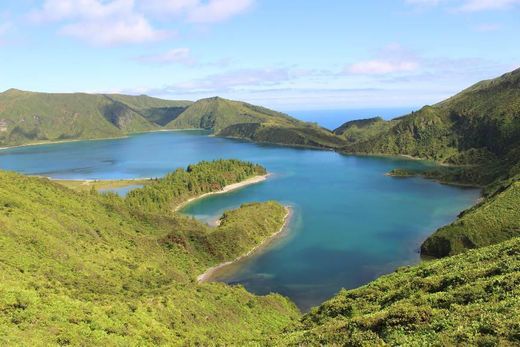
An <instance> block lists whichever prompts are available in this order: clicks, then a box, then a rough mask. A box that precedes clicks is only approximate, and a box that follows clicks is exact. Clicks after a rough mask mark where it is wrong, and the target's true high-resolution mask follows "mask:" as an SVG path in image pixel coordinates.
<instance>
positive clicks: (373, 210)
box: [0, 131, 480, 310]
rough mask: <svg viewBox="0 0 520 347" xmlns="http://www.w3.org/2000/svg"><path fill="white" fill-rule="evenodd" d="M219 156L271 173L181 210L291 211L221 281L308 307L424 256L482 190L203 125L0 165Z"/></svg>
mask: <svg viewBox="0 0 520 347" xmlns="http://www.w3.org/2000/svg"><path fill="white" fill-rule="evenodd" d="M217 158H238V159H243V160H249V161H252V162H256V163H260V164H262V165H264V166H265V167H266V168H267V169H268V171H269V172H271V173H272V174H273V175H272V176H271V177H270V178H269V179H268V180H267V181H264V182H262V183H259V184H255V185H251V186H248V187H245V188H243V189H240V190H237V191H233V192H230V193H227V194H221V195H214V196H210V197H207V198H205V199H202V200H198V201H196V202H194V203H192V204H190V205H188V206H186V207H185V208H184V210H183V212H185V213H189V214H192V215H194V216H196V217H198V218H200V219H201V220H203V221H207V222H209V221H212V220H214V219H215V218H217V217H218V216H220V215H221V214H222V212H223V211H224V210H226V209H230V208H235V207H238V206H239V205H240V204H242V203H244V202H249V201H265V200H278V201H280V202H282V203H284V204H287V205H290V206H292V208H293V210H294V214H293V217H292V219H291V222H290V224H289V227H288V230H287V232H286V233H285V235H284V236H283V237H281V238H279V239H276V240H274V241H273V242H272V243H271V244H270V246H269V247H267V248H265V249H263V250H262V251H260V252H259V253H257V254H255V256H253V257H250V258H247V259H245V260H243V261H241V262H239V263H238V264H236V265H234V266H232V267H229V268H226V269H224V270H223V271H221V272H220V273H219V274H218V275H217V279H218V280H221V281H225V282H228V283H241V284H243V285H244V286H245V287H246V288H247V289H248V290H250V291H252V292H254V293H257V294H266V293H269V292H277V293H281V294H283V295H286V296H288V297H290V298H291V299H293V300H294V301H295V302H296V303H297V304H298V306H299V307H300V308H301V309H302V310H307V309H308V308H309V307H311V306H313V305H317V304H319V303H320V302H322V301H324V300H325V299H327V298H329V297H330V296H332V295H334V294H335V293H336V292H338V291H339V290H340V289H341V288H343V287H345V288H353V287H357V286H359V285H362V284H365V283H367V282H368V281H370V280H372V279H374V278H376V277H378V276H379V275H381V274H384V273H387V272H390V271H392V270H394V269H395V268H396V267H399V266H402V265H408V264H413V263H416V262H418V261H419V254H418V248H419V246H420V243H421V241H422V240H424V239H425V238H426V237H427V236H428V235H429V234H431V233H432V232H433V231H434V230H435V229H436V228H438V227H440V226H442V225H444V224H447V223H449V222H450V221H452V220H454V219H455V218H456V216H457V214H458V213H459V212H460V211H462V210H464V209H465V208H467V207H469V206H471V205H472V204H474V203H475V202H476V200H477V199H478V197H479V194H480V192H479V190H476V189H468V188H460V187H454V186H447V185H441V184H439V183H436V182H432V181H427V180H424V179H421V178H392V177H388V176H385V175H384V174H385V173H386V172H388V171H390V170H391V169H393V168H396V167H404V168H416V167H421V166H425V165H432V164H431V163H427V162H420V161H412V160H406V159H401V158H387V157H360V156H345V155H341V154H338V153H335V152H332V151H320V150H311V149H298V148H289V147H280V146H273V145H258V144H253V143H247V142H241V141H237V140H228V139H222V138H216V137H212V136H208V135H207V133H204V132H199V131H176V132H157V133H147V134H140V135H135V136H130V137H128V138H124V139H115V140H100V141H82V142H70V143H61V144H52V145H40V146H29V147H20V148H13V149H9V150H2V151H0V168H2V169H8V170H15V171H18V172H22V173H25V174H37V175H44V176H49V177H54V178H69V179H118V178H143V177H160V176H163V175H164V174H166V173H167V172H169V171H172V170H174V169H175V168H178V167H186V166H187V165H188V164H190V163H195V162H198V161H200V160H211V159H217Z"/></svg>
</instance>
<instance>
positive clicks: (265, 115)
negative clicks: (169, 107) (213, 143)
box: [166, 97, 299, 133]
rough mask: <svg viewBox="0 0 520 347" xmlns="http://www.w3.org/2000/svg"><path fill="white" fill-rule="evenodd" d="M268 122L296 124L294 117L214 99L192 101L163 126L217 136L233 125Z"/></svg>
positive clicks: (236, 102) (239, 103)
mask: <svg viewBox="0 0 520 347" xmlns="http://www.w3.org/2000/svg"><path fill="white" fill-rule="evenodd" d="M268 122H276V123H280V124H283V125H292V124H297V123H299V121H298V120H296V119H294V118H291V117H289V116H287V115H285V114H283V113H279V112H275V111H272V110H269V109H267V108H264V107H260V106H255V105H251V104H247V103H245V102H240V101H233V100H227V99H223V98H219V97H215V98H208V99H202V100H199V101H197V102H195V103H194V104H193V105H191V106H189V107H188V108H187V109H186V111H185V112H183V114H182V115H180V116H179V117H177V118H176V119H174V120H173V121H172V122H170V123H169V124H168V125H167V126H166V127H167V128H172V129H187V128H196V129H208V130H212V131H214V132H215V133H218V132H219V131H221V130H223V129H225V128H227V127H228V126H230V125H234V124H242V123H258V124H259V123H268Z"/></svg>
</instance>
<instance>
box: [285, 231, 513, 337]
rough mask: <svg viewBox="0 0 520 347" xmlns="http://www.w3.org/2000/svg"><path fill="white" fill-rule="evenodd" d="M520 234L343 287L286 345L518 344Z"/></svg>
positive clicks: (289, 333)
mask: <svg viewBox="0 0 520 347" xmlns="http://www.w3.org/2000/svg"><path fill="white" fill-rule="evenodd" d="M519 316H520V239H519V238H515V239H513V240H510V241H507V242H504V243H501V244H499V245H495V246H489V247H486V248H481V249H479V250H473V251H469V252H467V253H465V254H462V255H458V256H454V257H448V258H445V259H442V260H436V261H432V262H425V263H422V264H420V265H418V266H414V267H406V268H401V269H399V270H398V271H396V272H395V273H392V274H390V275H386V276H383V277H381V278H379V279H377V280H375V281H374V282H372V283H370V284H368V285H366V286H364V287H361V288H358V289H354V290H349V291H346V290H343V291H342V292H340V293H339V294H338V295H337V296H335V297H334V298H333V299H331V300H329V301H327V302H325V303H324V304H322V305H321V306H319V307H317V308H315V309H313V310H312V311H311V312H310V313H308V314H307V315H305V316H304V317H303V318H302V320H301V323H300V324H298V325H296V326H293V327H291V328H289V329H288V330H287V332H286V334H285V335H284V336H283V337H282V338H280V339H279V340H278V344H280V345H309V346H317V345H338V346H377V345H384V344H388V345H392V346H453V345H460V346H496V345H500V346H514V345H518V344H520V322H519V320H518V317H519Z"/></svg>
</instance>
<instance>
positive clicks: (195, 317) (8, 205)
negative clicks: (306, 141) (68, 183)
mask: <svg viewBox="0 0 520 347" xmlns="http://www.w3.org/2000/svg"><path fill="white" fill-rule="evenodd" d="M236 167H237V168H238V169H239V171H240V170H241V167H240V164H237V166H236ZM214 169H215V170H216V171H217V170H218V169H217V168H216V167H215V168H214ZM216 171H215V172H216ZM157 184H159V183H157ZM142 193H143V194H145V193H146V191H145V190H143V192H142ZM0 197H1V199H0V201H1V205H0V230H2V232H1V233H0V250H1V251H0V278H1V281H0V344H4V345H16V344H25V345H34V344H73V345H79V344H84V345H107V344H111V345H114V344H119V345H135V344H168V345H171V344H187V343H189V344H194V343H201V344H203V345H207V344H213V343H221V344H229V343H231V342H233V343H239V344H240V343H245V342H246V341H255V340H258V339H261V338H262V336H263V335H265V334H267V333H268V332H269V333H271V332H276V331H279V330H280V329H281V328H282V327H283V326H284V325H286V324H287V323H288V322H289V321H291V319H293V318H294V317H296V316H297V310H296V309H295V307H294V305H293V304H292V303H290V302H288V301H287V300H286V299H284V298H282V297H280V296H278V295H269V296H266V297H257V296H254V295H252V294H250V293H248V292H246V291H245V290H244V289H242V288H240V287H229V286H227V285H223V284H203V285H198V284H196V283H195V281H194V279H195V277H196V276H197V275H199V274H200V273H202V272H203V271H204V270H205V269H206V268H208V267H209V266H212V265H215V264H217V263H219V262H222V261H225V260H229V259H232V258H234V257H236V256H238V255H239V254H240V253H241V252H242V251H243V250H244V249H249V248H252V247H253V246H254V245H256V244H257V243H258V242H259V241H260V240H261V239H263V238H265V237H268V236H269V235H271V234H273V233H275V232H276V231H278V229H279V228H280V226H281V225H282V223H283V216H284V214H285V209H284V208H283V207H282V206H280V205H279V204H277V203H274V202H268V203H261V204H252V205H245V206H243V207H241V208H240V209H238V210H235V211H232V212H228V213H227V215H226V217H225V219H224V222H223V223H222V227H218V228H210V227H207V226H205V225H203V224H201V223H198V222H196V221H194V220H192V219H191V218H187V217H183V216H181V215H178V214H175V213H171V212H169V213H148V212H143V211H137V210H135V209H133V208H132V207H131V206H129V204H128V203H127V202H126V201H125V200H123V199H121V198H119V197H117V196H115V195H112V194H109V195H98V194H90V193H77V192H74V191H72V190H69V189H67V188H65V187H63V186H61V185H59V184H56V183H54V182H52V181H48V180H46V179H39V178H29V177H24V176H21V175H18V174H12V173H6V172H0ZM235 244H238V247H233V246H234V245H235ZM223 245H227V246H226V247H225V249H224V250H223V249H222V247H223Z"/></svg>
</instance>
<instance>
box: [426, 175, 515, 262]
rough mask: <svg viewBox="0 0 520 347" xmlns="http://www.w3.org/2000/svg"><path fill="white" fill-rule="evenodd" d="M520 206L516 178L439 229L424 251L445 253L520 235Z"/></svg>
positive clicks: (442, 255) (438, 253)
mask: <svg viewBox="0 0 520 347" xmlns="http://www.w3.org/2000/svg"><path fill="white" fill-rule="evenodd" d="M519 207H520V182H515V183H512V184H511V185H510V186H509V187H507V188H506V189H505V190H503V191H500V192H498V193H496V194H494V195H492V196H490V197H489V198H487V199H486V200H485V201H484V202H482V203H481V204H479V205H477V206H475V207H473V208H471V209H469V210H467V211H465V212H464V213H463V214H462V215H461V216H460V217H459V218H458V219H457V221H455V222H454V223H452V224H450V225H448V226H445V227H443V228H441V229H439V230H437V231H436V232H435V233H434V234H433V235H432V236H430V237H429V238H428V239H427V240H426V241H425V242H424V243H423V244H422V246H421V253H422V254H424V255H429V256H435V257H444V256H447V255H453V254H457V253H460V252H464V251H466V250H467V249H471V248H479V247H483V246H487V245H491V244H495V243H498V242H501V241H504V240H509V239H511V238H513V237H518V236H520V212H519Z"/></svg>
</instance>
